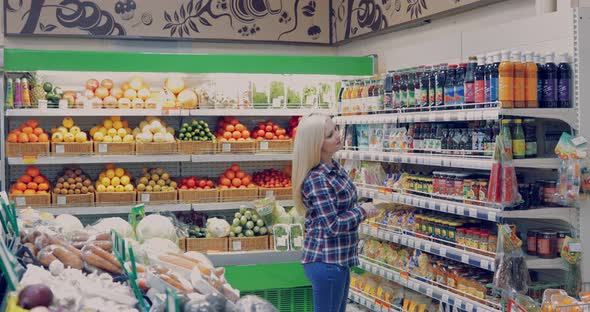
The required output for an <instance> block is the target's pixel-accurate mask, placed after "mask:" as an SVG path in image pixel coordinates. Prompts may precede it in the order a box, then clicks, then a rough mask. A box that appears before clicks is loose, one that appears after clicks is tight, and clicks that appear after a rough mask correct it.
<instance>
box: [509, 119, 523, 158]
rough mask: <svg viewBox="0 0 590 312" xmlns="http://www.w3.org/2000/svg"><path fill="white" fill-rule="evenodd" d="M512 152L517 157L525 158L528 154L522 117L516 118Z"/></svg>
mask: <svg viewBox="0 0 590 312" xmlns="http://www.w3.org/2000/svg"><path fill="white" fill-rule="evenodd" d="M512 153H513V155H514V158H515V159H523V158H525V155H526V143H525V140H524V131H523V130H522V119H514V136H513V137H512Z"/></svg>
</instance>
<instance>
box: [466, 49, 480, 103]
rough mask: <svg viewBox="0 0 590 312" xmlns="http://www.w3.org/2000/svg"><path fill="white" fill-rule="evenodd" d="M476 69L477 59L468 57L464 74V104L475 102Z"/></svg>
mask: <svg viewBox="0 0 590 312" xmlns="http://www.w3.org/2000/svg"><path fill="white" fill-rule="evenodd" d="M476 67H477V57H475V56H470V57H469V63H468V65H467V71H466V72H465V103H473V102H475V68H476Z"/></svg>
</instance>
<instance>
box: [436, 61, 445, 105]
mask: <svg viewBox="0 0 590 312" xmlns="http://www.w3.org/2000/svg"><path fill="white" fill-rule="evenodd" d="M446 80H447V64H446V63H445V64H440V65H439V70H438V72H437V74H436V106H438V107H442V106H443V105H445V98H444V89H445V82H446Z"/></svg>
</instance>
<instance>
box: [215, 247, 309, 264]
mask: <svg viewBox="0 0 590 312" xmlns="http://www.w3.org/2000/svg"><path fill="white" fill-rule="evenodd" d="M301 255H302V252H301V251H293V250H292V251H276V250H254V251H232V252H215V253H207V257H208V258H209V260H211V262H213V264H214V265H215V266H230V265H259V264H271V263H287V262H297V261H300V260H301Z"/></svg>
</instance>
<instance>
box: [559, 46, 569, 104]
mask: <svg viewBox="0 0 590 312" xmlns="http://www.w3.org/2000/svg"><path fill="white" fill-rule="evenodd" d="M558 62H559V65H558V66H557V69H558V71H557V102H558V103H557V107H561V108H570V107H571V102H570V82H571V72H572V69H571V67H570V64H569V62H568V54H567V53H562V54H560V55H559V59H558Z"/></svg>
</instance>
